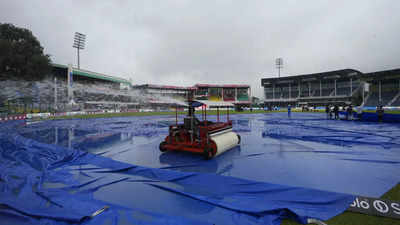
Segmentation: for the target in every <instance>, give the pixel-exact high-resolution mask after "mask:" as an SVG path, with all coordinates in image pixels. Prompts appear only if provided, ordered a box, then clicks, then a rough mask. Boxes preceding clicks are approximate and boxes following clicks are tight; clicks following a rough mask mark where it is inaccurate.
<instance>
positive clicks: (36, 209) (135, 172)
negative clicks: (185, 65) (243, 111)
mask: <svg viewBox="0 0 400 225" xmlns="http://www.w3.org/2000/svg"><path fill="white" fill-rule="evenodd" d="M230 118H231V119H232V120H233V123H234V125H233V127H234V131H235V132H237V133H238V134H239V135H241V137H242V138H241V144H240V146H237V147H235V148H233V149H232V150H230V151H227V152H225V153H224V154H221V155H220V156H218V157H216V158H214V159H211V160H208V161H205V160H203V158H202V156H199V155H192V154H187V153H179V152H166V153H161V152H160V151H159V150H158V144H159V143H160V142H161V141H162V140H163V138H164V137H165V136H166V135H167V133H168V125H169V124H173V123H174V116H158V117H129V118H109V119H87V120H80V119H73V120H59V121H44V122H41V123H36V124H31V125H26V124H25V123H23V122H19V121H18V122H7V123H1V124H0V126H1V130H0V195H1V196H0V204H2V207H1V208H0V221H2V222H3V221H4V222H5V223H6V224H42V223H47V224H67V223H68V224H71V223H72V224H280V221H281V220H282V219H283V218H291V219H294V220H297V221H298V222H303V223H304V222H305V221H306V219H307V218H319V219H328V218H330V217H332V216H335V215H337V214H339V213H341V212H342V211H343V210H345V209H346V208H347V206H348V205H349V204H350V203H351V202H352V201H353V199H354V196H355V195H363V196H370V197H379V196H380V195H382V194H383V193H385V192H386V191H388V190H389V189H390V188H391V187H393V186H394V185H396V184H397V183H398V182H399V177H400V176H399V172H398V171H400V170H399V169H400V152H399V151H400V129H399V128H400V127H399V125H398V124H395V123H391V124H387V123H373V122H358V121H334V120H326V119H325V115H324V114H312V113H310V114H306V113H292V118H291V119H289V118H287V114H286V113H271V114H252V115H231V116H230ZM213 119H215V118H214V117H211V120H213ZM104 206H110V208H109V210H106V211H105V212H103V213H102V214H100V215H98V216H96V217H94V218H91V219H90V218H89V217H88V216H90V215H91V214H92V213H93V212H95V211H96V210H98V209H101V208H102V207H104ZM0 224H1V222H0Z"/></svg>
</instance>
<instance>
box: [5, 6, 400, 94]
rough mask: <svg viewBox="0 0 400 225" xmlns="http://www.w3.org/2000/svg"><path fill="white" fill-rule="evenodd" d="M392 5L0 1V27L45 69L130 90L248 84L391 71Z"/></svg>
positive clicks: (399, 39)
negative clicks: (45, 59)
mask: <svg viewBox="0 0 400 225" xmlns="http://www.w3.org/2000/svg"><path fill="white" fill-rule="evenodd" d="M399 12H400V1H399V0H392V1H389V0H388V1H386V0H379V1H378V0H354V1H351V0H336V1H323V0H318V1H298V0H293V1H283V0H281V1H276V0H275V1H267V0H264V1H239V0H237V1H228V0H221V1H206V0H196V1H195V0H193V1H183V0H182V1H177V0H176V1H167V0H158V1H155V0H154V1H153V0H141V1H139V0H138V1H133V0H131V1H109V0H104V1H100V0H96V1H95V0H93V1H88V0H85V1H77V0H76V1H65V0H52V1H45V0H43V1H34V0H9V1H7V0H4V1H0V23H13V24H14V25H16V26H19V27H24V28H28V29H30V30H32V32H33V34H34V35H35V36H36V37H37V38H38V39H39V41H40V42H41V44H42V46H43V47H44V48H45V52H46V53H47V54H50V55H51V59H52V61H53V62H55V63H61V64H68V63H73V64H74V65H76V64H77V59H76V58H77V57H76V50H75V49H73V48H72V44H73V36H74V33H75V31H78V32H81V33H84V34H86V35H87V37H86V48H85V50H84V51H82V52H81V68H83V69H88V70H92V71H96V72H101V73H106V74H110V75H115V76H119V77H123V78H128V79H129V78H130V79H132V81H133V83H134V84H143V83H153V84H169V85H194V84H195V83H218V84H230V83H235V84H250V85H251V87H252V92H253V94H254V95H256V96H257V97H262V89H261V84H260V83H261V81H260V80H261V78H263V77H274V76H277V70H276V68H275V64H274V63H275V58H277V57H282V58H283V59H284V68H283V70H282V72H281V75H283V76H286V75H299V74H307V73H317V72H323V71H329V70H337V69H344V68H353V69H358V70H360V71H362V72H372V71H378V70H384V69H393V68H400V13H399Z"/></svg>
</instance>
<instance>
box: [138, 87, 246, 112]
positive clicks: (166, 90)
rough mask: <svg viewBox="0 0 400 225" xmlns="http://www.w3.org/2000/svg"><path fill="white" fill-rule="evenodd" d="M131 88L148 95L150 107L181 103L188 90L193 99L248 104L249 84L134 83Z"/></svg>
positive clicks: (238, 104) (237, 104) (243, 105)
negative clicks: (192, 92) (174, 84)
mask: <svg viewBox="0 0 400 225" xmlns="http://www.w3.org/2000/svg"><path fill="white" fill-rule="evenodd" d="M132 90H140V94H141V95H144V96H149V97H150V99H149V101H148V104H147V106H150V107H152V108H154V107H156V108H168V107H169V106H171V105H173V104H176V103H178V104H179V103H182V102H184V101H185V100H186V99H187V94H188V92H189V91H190V90H193V91H194V93H195V94H194V99H195V100H200V101H205V102H209V103H212V102H229V103H232V104H233V105H235V106H236V107H245V106H249V105H250V103H251V102H250V97H249V96H250V86H249V85H233V84H230V85H212V84H196V85H194V86H193V87H179V86H169V85H154V84H144V85H134V86H132Z"/></svg>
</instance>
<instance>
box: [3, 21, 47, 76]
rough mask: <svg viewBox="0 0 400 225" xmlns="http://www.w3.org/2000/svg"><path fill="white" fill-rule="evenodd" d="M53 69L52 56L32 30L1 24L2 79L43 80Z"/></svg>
mask: <svg viewBox="0 0 400 225" xmlns="http://www.w3.org/2000/svg"><path fill="white" fill-rule="evenodd" d="M51 69H52V67H51V60H50V55H47V54H44V53H43V47H42V46H41V44H40V42H39V41H38V40H37V38H36V37H35V36H34V35H33V34H32V32H31V31H30V30H28V29H25V28H19V27H16V26H14V25H12V24H9V23H0V79H24V80H28V81H32V80H42V79H43V78H44V77H45V76H46V75H48V74H49V73H50V72H51Z"/></svg>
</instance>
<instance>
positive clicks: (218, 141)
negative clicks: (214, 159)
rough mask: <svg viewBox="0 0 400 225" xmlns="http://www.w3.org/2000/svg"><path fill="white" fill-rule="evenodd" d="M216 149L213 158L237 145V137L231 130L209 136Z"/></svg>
mask: <svg viewBox="0 0 400 225" xmlns="http://www.w3.org/2000/svg"><path fill="white" fill-rule="evenodd" d="M210 139H211V140H212V141H213V142H214V143H215V146H216V148H217V151H216V154H215V155H214V156H217V155H220V154H222V153H224V152H226V151H227V150H229V149H231V148H233V147H235V146H236V145H238V144H239V136H238V135H237V134H236V133H235V132H233V131H232V130H228V131H224V132H221V133H216V134H212V135H210Z"/></svg>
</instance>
